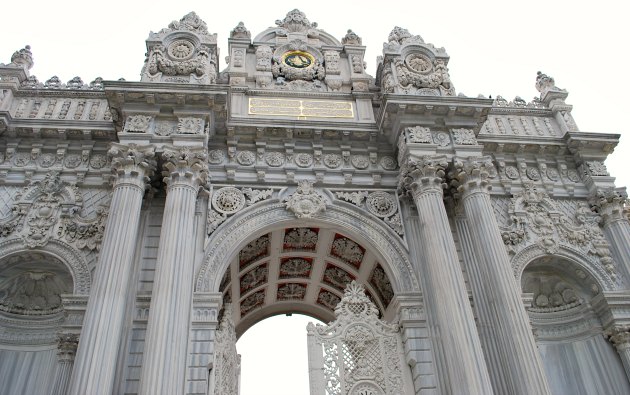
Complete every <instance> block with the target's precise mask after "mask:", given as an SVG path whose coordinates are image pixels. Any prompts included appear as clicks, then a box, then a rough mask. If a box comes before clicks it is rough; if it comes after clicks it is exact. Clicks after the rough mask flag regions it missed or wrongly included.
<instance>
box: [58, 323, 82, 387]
mask: <svg viewBox="0 0 630 395" xmlns="http://www.w3.org/2000/svg"><path fill="white" fill-rule="evenodd" d="M78 345H79V335H77V334H75V333H61V334H59V336H58V337H57V357H58V359H59V364H58V365H57V373H56V376H55V384H54V386H53V389H52V392H51V393H52V395H66V394H67V393H68V386H69V385H70V375H71V374H72V365H74V356H75V354H76V352H77V346H78Z"/></svg>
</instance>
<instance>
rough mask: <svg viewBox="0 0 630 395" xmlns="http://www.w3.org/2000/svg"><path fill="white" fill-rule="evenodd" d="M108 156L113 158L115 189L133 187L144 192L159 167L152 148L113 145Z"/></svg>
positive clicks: (147, 146)
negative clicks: (123, 186)
mask: <svg viewBox="0 0 630 395" xmlns="http://www.w3.org/2000/svg"><path fill="white" fill-rule="evenodd" d="M107 155H108V156H109V157H110V158H111V169H112V173H113V174H114V188H116V187H118V186H122V185H127V186H129V185H133V186H135V187H137V188H140V189H142V190H144V189H145V188H147V187H148V182H149V179H150V178H151V176H152V175H153V172H154V171H155V169H156V166H157V163H156V161H155V152H154V148H153V147H152V146H150V145H136V144H129V145H124V144H119V143H111V147H110V149H109V151H108V152H107Z"/></svg>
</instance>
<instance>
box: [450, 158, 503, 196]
mask: <svg viewBox="0 0 630 395" xmlns="http://www.w3.org/2000/svg"><path fill="white" fill-rule="evenodd" d="M493 168H494V164H493V163H492V158H491V157H490V156H475V157H469V158H459V157H456V158H453V170H452V171H451V172H450V173H449V178H450V179H451V183H450V184H451V186H452V187H454V189H455V191H456V192H455V193H456V195H459V197H462V198H465V197H466V196H469V195H471V194H474V193H480V192H482V193H488V192H489V191H490V189H491V188H492V186H491V185H490V182H489V181H488V177H489V175H490V171H491V169H493Z"/></svg>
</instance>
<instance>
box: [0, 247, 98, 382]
mask: <svg viewBox="0 0 630 395" xmlns="http://www.w3.org/2000/svg"><path fill="white" fill-rule="evenodd" d="M3 244H4V246H8V247H9V248H6V249H3V250H2V257H1V258H0V393H24V394H39V393H48V392H49V391H50V389H51V388H52V386H53V384H54V382H55V373H56V369H57V351H58V350H57V340H58V339H57V334H58V333H59V332H60V330H61V329H62V326H63V325H64V324H65V323H66V311H65V310H64V300H63V295H68V294H72V293H74V292H75V291H76V290H77V287H76V284H75V281H74V278H75V276H76V275H77V273H74V272H73V271H72V268H73V267H72V266H71V265H69V264H68V262H67V261H63V260H62V258H61V257H60V255H63V253H62V254H55V253H53V252H51V251H54V252H57V253H59V252H61V251H60V246H59V245H56V246H52V245H50V244H49V247H48V248H42V249H33V250H30V249H29V250H24V249H19V248H18V247H17V246H16V244H15V243H13V244H11V243H6V242H5V243H3ZM11 247H12V248H11ZM65 252H68V251H65ZM75 263H76V261H75ZM77 277H79V278H80V277H81V275H78V276H77ZM86 284H87V285H88V286H89V281H87V282H86ZM79 289H81V288H80V287H79ZM85 291H86V292H87V290H85Z"/></svg>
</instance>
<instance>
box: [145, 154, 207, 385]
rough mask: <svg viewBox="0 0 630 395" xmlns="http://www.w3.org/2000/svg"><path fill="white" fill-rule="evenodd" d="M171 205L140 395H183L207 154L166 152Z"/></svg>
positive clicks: (157, 271)
mask: <svg viewBox="0 0 630 395" xmlns="http://www.w3.org/2000/svg"><path fill="white" fill-rule="evenodd" d="M163 158H164V160H165V164H164V167H165V169H166V170H165V171H164V173H163V174H164V176H165V178H164V181H165V183H166V184H167V196H166V206H165V208H164V218H163V222H162V231H161V233H160V247H159V250H158V257H157V263H156V269H155V283H154V286H153V294H152V295H151V307H150V310H149V321H148V325H147V338H146V342H145V347H144V350H145V351H144V360H143V364H144V366H143V369H142V375H141V379H140V394H147V395H152V394H172V395H177V394H183V393H184V380H185V377H186V355H187V350H188V333H189V326H190V312H191V306H192V294H193V276H194V259H193V258H194V256H195V205H196V202H197V194H198V192H199V189H200V187H201V186H202V185H204V184H206V182H207V179H208V171H207V165H206V154H205V153H204V152H203V151H191V150H190V149H186V148H184V149H175V148H167V149H166V150H165V152H164V154H163Z"/></svg>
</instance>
